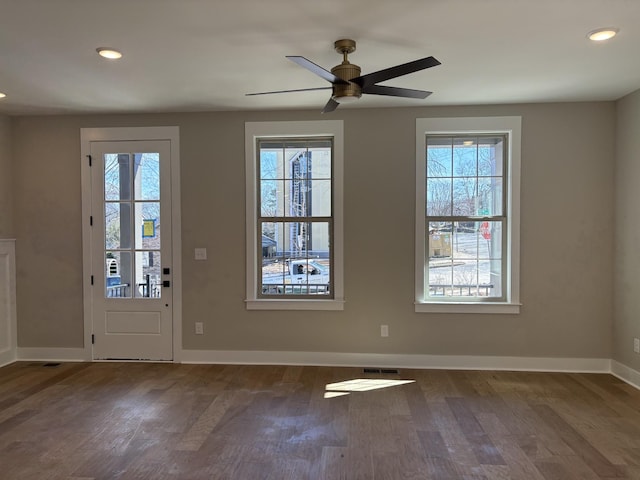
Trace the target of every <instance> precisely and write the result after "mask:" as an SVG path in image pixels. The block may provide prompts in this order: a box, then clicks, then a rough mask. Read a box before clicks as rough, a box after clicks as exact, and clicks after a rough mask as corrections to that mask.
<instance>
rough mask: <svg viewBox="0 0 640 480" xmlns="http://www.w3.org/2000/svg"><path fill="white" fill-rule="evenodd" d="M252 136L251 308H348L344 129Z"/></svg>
mask: <svg viewBox="0 0 640 480" xmlns="http://www.w3.org/2000/svg"><path fill="white" fill-rule="evenodd" d="M245 132H246V150H247V154H246V157H247V259H248V262H247V308H249V309H330V310H335V309H342V298H343V294H342V122H341V121H325V122H265V123H247V124H246V127H245Z"/></svg>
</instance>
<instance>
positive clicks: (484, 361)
mask: <svg viewBox="0 0 640 480" xmlns="http://www.w3.org/2000/svg"><path fill="white" fill-rule="evenodd" d="M17 353H18V358H17V360H20V361H41V362H44V361H46V362H54V361H60V362H86V361H91V359H90V358H87V357H86V352H85V350H84V349H82V348H18V352H17ZM3 360H4V358H3V357H2V356H0V365H2V364H3ZM14 360H16V359H7V361H6V362H5V363H11V362H12V361H14ZM182 363H193V364H233V365H310V366H314V365H317V366H336V367H378V368H421V369H443V370H444V369H447V370H512V371H531V372H536V371H537V372H586V373H611V372H612V371H613V373H614V374H615V375H617V376H618V377H620V378H622V379H623V380H625V381H628V382H629V383H631V384H632V385H636V386H637V385H640V372H636V371H635V370H632V369H630V368H628V367H625V366H624V365H622V364H620V363H617V362H614V363H615V370H612V368H613V367H612V361H611V360H610V359H608V358H549V357H497V356H472V355H406V354H381V353H339V352H277V351H244V350H182ZM634 382H635V383H634Z"/></svg>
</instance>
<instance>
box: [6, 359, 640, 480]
mask: <svg viewBox="0 0 640 480" xmlns="http://www.w3.org/2000/svg"><path fill="white" fill-rule="evenodd" d="M357 379H363V381H359V382H351V381H352V380H357ZM364 380H367V381H364ZM372 380H373V381H372ZM383 380H384V381H387V382H383ZM397 380H407V381H408V382H395V383H394V381H397ZM0 478H1V479H3V480H5V479H6V480H23V479H24V480H30V479H37V480H53V479H56V480H58V479H65V480H70V479H73V480H81V479H82V480H89V479H96V480H97V479H123V480H124V479H153V480H161V479H179V480H182V479H184V480H188V479H234V480H236V479H237V480H259V479H270V480H271V479H273V480H284V479H291V480H303V479H349V480H351V479H366V480H369V479H389V480H397V479H434V480H453V479H456V480H458V479H459V480H480V479H487V480H502V479H517V480H520V479H522V480H536V479H539V480H552V479H553V480H555V479H558V480H573V479H575V480H578V479H579V480H591V479H593V480H596V479H612V478H627V479H640V391H638V390H636V389H634V388H633V387H631V386H629V385H627V384H625V383H624V382H622V381H620V380H618V379H617V378H615V377H613V376H611V375H605V374H601V375H600V374H562V373H522V372H495V371H481V372H471V371H445V370H409V369H403V370H400V372H399V374H384V373H366V374H365V373H363V371H362V369H357V368H333V367H294V366H292V367H287V366H230V365H170V364H138V363H75V364H74V363H63V364H60V365H58V366H45V365H44V364H41V363H27V362H24V363H15V364H12V365H9V366H6V367H3V368H0Z"/></svg>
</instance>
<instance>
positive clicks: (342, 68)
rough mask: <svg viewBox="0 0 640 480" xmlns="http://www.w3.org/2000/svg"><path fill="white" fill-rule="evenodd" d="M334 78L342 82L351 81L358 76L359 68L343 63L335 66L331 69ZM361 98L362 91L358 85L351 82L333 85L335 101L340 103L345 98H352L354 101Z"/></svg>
mask: <svg viewBox="0 0 640 480" xmlns="http://www.w3.org/2000/svg"><path fill="white" fill-rule="evenodd" d="M331 73H333V74H334V75H335V76H336V77H338V78H341V79H342V80H347V81H348V80H351V79H352V78H357V77H359V76H360V67H359V66H358V65H354V64H353V63H349V62H343V63H341V64H340V65H336V66H335V67H333V68H332V69H331ZM361 96H362V89H361V88H360V85H358V84H355V83H353V82H349V83H334V84H333V98H334V99H335V100H336V101H338V102H339V101H341V100H343V99H345V97H350V98H353V99H354V100H355V99H357V98H360V97H361Z"/></svg>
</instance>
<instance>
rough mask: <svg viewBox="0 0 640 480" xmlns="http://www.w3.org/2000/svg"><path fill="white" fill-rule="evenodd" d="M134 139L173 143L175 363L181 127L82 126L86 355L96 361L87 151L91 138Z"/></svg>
mask: <svg viewBox="0 0 640 480" xmlns="http://www.w3.org/2000/svg"><path fill="white" fill-rule="evenodd" d="M135 140H169V142H170V144H171V146H170V148H171V160H170V169H171V224H172V225H171V256H172V258H171V263H172V264H171V269H172V272H173V274H172V275H171V285H172V288H171V298H172V307H173V308H172V309H173V312H172V316H173V320H172V321H173V363H180V362H181V361H182V225H181V221H180V212H181V208H180V128H179V127H177V126H166V127H116V128H111V127H110V128H81V129H80V146H81V148H80V150H81V158H80V164H81V171H80V175H81V184H82V273H83V278H82V295H83V316H84V359H85V360H87V361H93V347H92V344H91V334H92V332H93V313H92V312H93V305H92V303H93V297H92V285H91V274H92V272H91V260H92V255H93V251H92V245H91V226H90V224H89V218H90V217H91V215H93V213H92V211H91V209H92V203H91V202H92V198H91V194H92V192H91V167H90V166H89V160H88V155H90V153H91V142H110V141H112V142H118V141H135Z"/></svg>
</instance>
